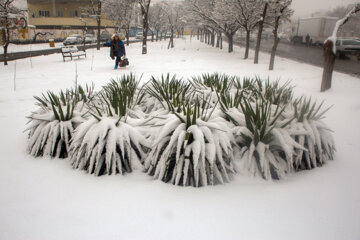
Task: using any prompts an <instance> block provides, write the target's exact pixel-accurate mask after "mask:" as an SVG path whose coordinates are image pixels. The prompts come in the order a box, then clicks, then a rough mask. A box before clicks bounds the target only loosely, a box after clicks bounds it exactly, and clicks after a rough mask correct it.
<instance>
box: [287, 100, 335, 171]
mask: <svg viewBox="0 0 360 240" xmlns="http://www.w3.org/2000/svg"><path fill="white" fill-rule="evenodd" d="M323 103H324V102H322V103H321V104H317V103H316V102H315V101H313V100H312V99H311V98H306V97H300V98H298V99H296V100H295V101H294V103H293V114H294V115H295V121H294V122H293V123H292V124H291V125H290V131H291V133H292V136H293V138H294V139H295V141H296V142H298V143H299V144H300V145H302V146H303V147H304V148H306V149H307V151H303V150H301V149H297V151H296V157H295V161H294V167H295V169H297V170H301V169H312V168H315V167H317V166H321V165H322V164H323V163H324V162H325V161H327V160H332V159H333V156H334V152H335V150H336V149H335V143H334V140H333V137H332V134H331V130H330V129H329V128H328V127H327V126H326V125H325V123H324V122H323V121H322V119H323V117H324V114H325V113H326V112H327V111H328V110H329V109H330V108H327V109H325V110H321V108H322V106H323Z"/></svg>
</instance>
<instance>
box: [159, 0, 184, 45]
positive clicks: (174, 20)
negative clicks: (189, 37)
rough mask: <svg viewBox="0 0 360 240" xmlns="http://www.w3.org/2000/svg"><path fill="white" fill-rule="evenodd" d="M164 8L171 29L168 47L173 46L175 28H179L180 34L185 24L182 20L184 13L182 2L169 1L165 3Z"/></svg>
mask: <svg viewBox="0 0 360 240" xmlns="http://www.w3.org/2000/svg"><path fill="white" fill-rule="evenodd" d="M163 8H164V12H165V14H166V16H167V20H168V27H169V29H170V40H169V45H168V48H170V47H171V48H173V47H174V34H175V30H177V32H178V35H179V34H180V31H181V27H182V24H183V23H182V22H181V20H180V16H181V15H183V14H182V11H181V9H182V7H181V4H179V3H170V2H168V3H164V6H163Z"/></svg>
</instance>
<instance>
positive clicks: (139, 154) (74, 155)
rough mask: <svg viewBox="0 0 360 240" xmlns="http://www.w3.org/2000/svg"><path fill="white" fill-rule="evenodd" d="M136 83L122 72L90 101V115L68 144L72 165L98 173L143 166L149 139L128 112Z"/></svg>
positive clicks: (115, 171) (130, 170)
mask: <svg viewBox="0 0 360 240" xmlns="http://www.w3.org/2000/svg"><path fill="white" fill-rule="evenodd" d="M138 84H139V81H138V80H136V77H135V76H134V75H133V74H130V75H123V76H122V77H121V78H120V79H118V80H112V81H111V82H110V83H109V84H108V85H106V86H104V87H103V91H101V93H99V99H98V101H97V102H96V103H95V104H89V108H90V114H91V115H92V117H91V118H90V119H89V120H87V121H86V122H84V123H82V124H81V125H80V126H79V127H78V128H77V129H76V131H75V133H74V136H73V140H72V142H71V146H70V150H71V161H72V165H73V167H74V168H79V169H83V170H86V171H87V172H88V173H90V174H95V175H96V176H99V175H104V174H109V175H110V174H116V173H120V174H124V173H126V172H132V170H133V169H134V168H139V167H142V165H141V164H142V161H143V158H144V156H145V153H146V151H147V149H148V143H147V141H146V140H145V139H144V137H143V136H142V135H141V134H140V133H139V132H138V131H137V129H136V128H135V127H134V126H132V123H133V119H132V118H131V117H130V116H129V109H131V108H132V107H133V106H134V105H135V104H136V100H137V99H136V96H137V95H136V91H137V87H138Z"/></svg>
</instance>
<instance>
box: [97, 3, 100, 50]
mask: <svg viewBox="0 0 360 240" xmlns="http://www.w3.org/2000/svg"><path fill="white" fill-rule="evenodd" d="M100 5H101V4H100ZM97 24H98V26H97V46H96V49H97V50H100V27H101V18H98V21H97Z"/></svg>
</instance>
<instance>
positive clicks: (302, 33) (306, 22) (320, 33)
mask: <svg viewBox="0 0 360 240" xmlns="http://www.w3.org/2000/svg"><path fill="white" fill-rule="evenodd" d="M337 20H338V18H336V17H311V18H301V19H299V22H298V23H297V26H296V28H295V29H294V30H295V33H294V35H293V36H292V38H291V41H292V42H293V43H306V36H307V35H309V37H310V38H309V44H315V45H321V44H323V43H324V41H325V40H326V39H327V38H328V37H329V36H331V34H332V32H333V30H334V27H335V24H336V21H337Z"/></svg>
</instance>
